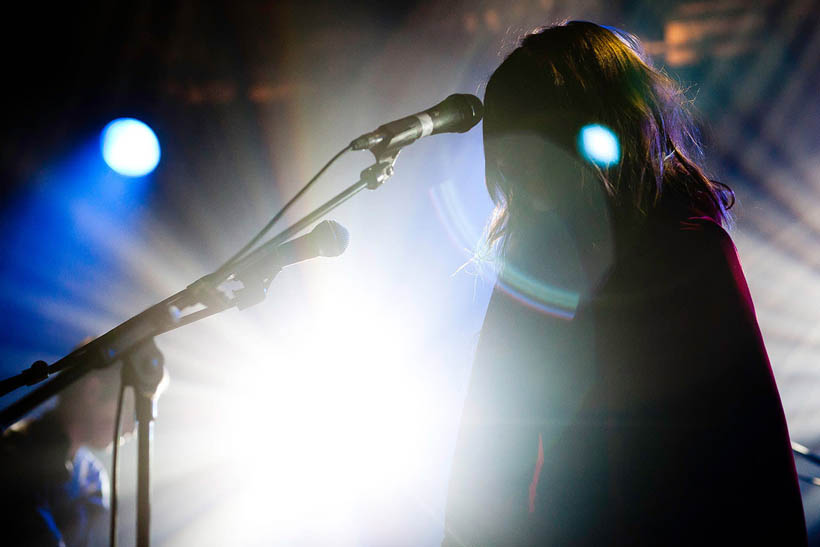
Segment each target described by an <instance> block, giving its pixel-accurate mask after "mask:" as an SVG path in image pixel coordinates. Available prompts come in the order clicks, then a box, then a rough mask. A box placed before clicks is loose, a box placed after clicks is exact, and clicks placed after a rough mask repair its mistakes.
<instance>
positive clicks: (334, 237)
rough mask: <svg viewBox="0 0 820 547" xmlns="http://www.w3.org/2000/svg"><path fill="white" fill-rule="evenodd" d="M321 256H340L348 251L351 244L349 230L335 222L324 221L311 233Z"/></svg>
mask: <svg viewBox="0 0 820 547" xmlns="http://www.w3.org/2000/svg"><path fill="white" fill-rule="evenodd" d="M310 234H311V237H312V238H313V241H314V243H315V244H316V248H317V249H318V250H319V256H328V257H330V256H339V255H340V254H342V253H343V252H345V250H346V249H347V245H348V244H349V243H350V233H349V232H348V231H347V228H345V227H344V226H342V225H341V224H339V223H338V222H336V221H335V220H323V221H322V222H320V223H319V224H317V225H316V227H315V228H314V229H313V230H311V232H310Z"/></svg>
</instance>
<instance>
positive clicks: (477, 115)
mask: <svg viewBox="0 0 820 547" xmlns="http://www.w3.org/2000/svg"><path fill="white" fill-rule="evenodd" d="M441 104H442V106H444V105H447V106H448V107H449V108H452V109H454V110H456V111H457V112H458V114H459V117H460V118H461V119H460V121H458V122H457V123H456V124H454V125H453V126H451V127H450V128H448V131H453V132H455V133H466V132H467V131H469V130H470V129H472V128H473V127H475V125H476V124H477V123H478V122H480V121H481V118H482V116H484V105H483V104H482V103H481V99H479V98H478V97H476V96H475V95H470V94H467V93H454V94H452V95H450V96H449V97H447V98H446V99H444V101H442V103H441Z"/></svg>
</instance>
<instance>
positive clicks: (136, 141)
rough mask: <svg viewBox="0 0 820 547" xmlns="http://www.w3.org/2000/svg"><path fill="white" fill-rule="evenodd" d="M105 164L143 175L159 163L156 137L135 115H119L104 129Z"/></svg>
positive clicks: (119, 169) (120, 171)
mask: <svg viewBox="0 0 820 547" xmlns="http://www.w3.org/2000/svg"><path fill="white" fill-rule="evenodd" d="M101 145H102V155H103V159H104V160H105V163H106V164H108V166H109V167H110V168H111V169H113V170H114V171H116V172H117V173H119V174H121V175H125V176H127V177H142V176H144V175H147V174H148V173H150V172H151V171H153V170H154V168H155V167H156V166H157V164H158V163H159V157H160V149H159V140H157V136H156V135H155V134H154V132H153V131H152V130H151V128H150V127H148V126H147V125H145V124H144V123H143V122H141V121H139V120H137V119H134V118H119V119H116V120H114V121H113V122H111V123H109V124H108V125H106V126H105V129H103V132H102V137H101Z"/></svg>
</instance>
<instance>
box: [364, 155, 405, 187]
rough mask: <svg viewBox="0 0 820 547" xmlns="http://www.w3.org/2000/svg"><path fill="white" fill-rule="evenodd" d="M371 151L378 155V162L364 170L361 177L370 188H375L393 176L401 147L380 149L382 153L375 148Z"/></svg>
mask: <svg viewBox="0 0 820 547" xmlns="http://www.w3.org/2000/svg"><path fill="white" fill-rule="evenodd" d="M371 152H373V155H374V156H375V157H376V163H374V164H373V165H371V166H370V167H368V168H367V169H365V170H364V171H362V173H361V175H360V178H361V180H362V181H364V182H366V183H367V188H368V190H375V189H376V188H379V187H380V186H381V185H382V184H384V183H385V182H387V179H389V178H390V177H392V176H393V173H394V169H393V165H394V164H395V163H396V158H398V157H399V152H401V149H399V148H394V149H392V150H386V151H380V152H381V153H377V151H376V150H375V149H373V150H371Z"/></svg>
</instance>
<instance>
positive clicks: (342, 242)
mask: <svg viewBox="0 0 820 547" xmlns="http://www.w3.org/2000/svg"><path fill="white" fill-rule="evenodd" d="M349 242H350V234H348V232H347V230H346V229H345V227H344V226H342V225H341V224H339V223H338V222H336V221H335V220H325V221H322V222H320V223H319V224H317V225H316V227H315V228H313V230H311V231H310V233H307V234H305V235H303V236H300V237H297V238H296V239H291V240H290V241H286V242H284V243H282V244H281V245H278V246H276V247H265V246H262V247H260V248H258V249H257V250H256V251H254V252H253V253H251V254H250V255H248V256H247V257H246V258H245V259H243V260H242V266H241V268H240V270H239V271H237V272H234V274H233V277H234V279H237V280H239V281H241V282H242V285H243V288H241V289H239V290H237V291H236V292H235V293H234V295H235V301H234V305H236V307H237V308H239V309H240V310H244V309H245V308H249V307H251V306H253V305H255V304H258V303H259V302H261V301H262V300H264V299H265V295H266V294H267V291H268V286H269V285H270V282H271V281H272V280H273V278H274V277H275V276H276V274H277V273H278V272H279V270H281V269H282V268H284V267H286V266H290V265H291V264H296V263H298V262H303V261H305V260H310V259H311V258H316V257H319V256H327V257H331V256H339V255H340V254H342V253H343V252H345V250H346V249H347V244H348V243H349Z"/></svg>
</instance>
